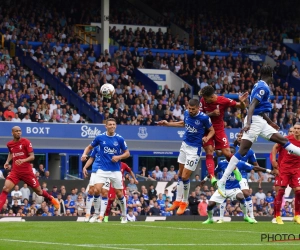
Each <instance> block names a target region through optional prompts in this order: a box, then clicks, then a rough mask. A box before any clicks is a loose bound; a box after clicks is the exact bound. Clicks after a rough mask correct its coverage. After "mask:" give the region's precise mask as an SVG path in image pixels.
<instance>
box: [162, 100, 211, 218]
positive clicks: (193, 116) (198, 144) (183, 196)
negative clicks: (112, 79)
mask: <svg viewBox="0 0 300 250" xmlns="http://www.w3.org/2000/svg"><path fill="white" fill-rule="evenodd" d="M157 124H158V125H161V126H168V127H185V133H184V136H183V142H182V144H181V147H180V153H179V156H178V163H179V171H178V177H179V178H178V184H177V194H176V200H175V201H174V202H173V204H172V206H171V207H170V208H168V209H167V211H172V210H174V209H176V208H178V207H179V209H178V210H177V214H178V215H181V214H183V213H184V211H185V209H186V207H187V206H188V202H187V201H188V195H189V191H190V176H191V173H192V172H193V171H195V169H196V167H197V165H198V162H199V160H200V155H201V148H202V145H203V143H206V142H207V141H208V140H209V139H210V138H212V137H213V135H214V134H215V130H214V128H213V126H212V123H211V121H210V118H209V116H207V115H206V114H204V113H203V112H201V111H199V101H198V100H196V99H191V100H190V101H189V105H188V110H186V111H184V119H183V121H179V122H167V121H165V120H163V121H159V122H158V123H157ZM206 131H208V134H207V136H204V134H205V132H206Z"/></svg>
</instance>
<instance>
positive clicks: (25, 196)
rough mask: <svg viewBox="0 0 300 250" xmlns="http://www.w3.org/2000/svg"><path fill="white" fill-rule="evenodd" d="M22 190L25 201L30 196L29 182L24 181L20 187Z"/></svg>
mask: <svg viewBox="0 0 300 250" xmlns="http://www.w3.org/2000/svg"><path fill="white" fill-rule="evenodd" d="M20 192H21V193H22V195H21V196H22V201H24V199H27V200H29V197H30V189H29V188H28V186H27V184H26V183H24V184H23V187H22V188H21V189H20Z"/></svg>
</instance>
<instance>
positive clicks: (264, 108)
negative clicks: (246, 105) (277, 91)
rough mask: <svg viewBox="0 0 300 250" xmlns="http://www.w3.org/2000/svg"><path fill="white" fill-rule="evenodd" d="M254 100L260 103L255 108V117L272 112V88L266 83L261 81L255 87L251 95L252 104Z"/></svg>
mask: <svg viewBox="0 0 300 250" xmlns="http://www.w3.org/2000/svg"><path fill="white" fill-rule="evenodd" d="M254 98H255V99H257V100H258V101H259V104H258V105H257V106H256V107H255V110H254V113H253V114H254V115H258V114H260V113H269V112H271V110H272V104H271V103H270V88H269V86H268V84H267V83H266V82H265V81H262V80H260V81H258V82H257V83H256V84H255V85H254V87H253V89H252V91H251V95H250V103H251V102H252V101H253V99H254Z"/></svg>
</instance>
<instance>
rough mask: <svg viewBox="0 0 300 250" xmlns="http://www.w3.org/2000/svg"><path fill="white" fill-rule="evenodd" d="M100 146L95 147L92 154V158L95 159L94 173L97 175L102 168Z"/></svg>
mask: <svg viewBox="0 0 300 250" xmlns="http://www.w3.org/2000/svg"><path fill="white" fill-rule="evenodd" d="M99 153H100V146H97V147H94V148H93V150H92V152H91V155H90V156H91V157H92V158H94V162H93V165H92V172H93V173H96V172H97V170H98V169H99V167H100V154H99Z"/></svg>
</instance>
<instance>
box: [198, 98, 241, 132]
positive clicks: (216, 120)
mask: <svg viewBox="0 0 300 250" xmlns="http://www.w3.org/2000/svg"><path fill="white" fill-rule="evenodd" d="M234 106H236V101H234V100H232V99H229V98H226V97H224V96H218V98H217V101H216V102H214V103H206V102H205V100H204V98H203V97H202V98H201V100H200V110H201V111H202V112H204V113H210V112H213V111H214V110H216V109H219V110H220V115H219V116H211V117H210V119H211V122H212V124H213V127H214V129H216V128H218V129H223V128H224V121H223V117H224V113H225V111H226V109H227V108H228V107H234Z"/></svg>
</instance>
